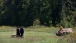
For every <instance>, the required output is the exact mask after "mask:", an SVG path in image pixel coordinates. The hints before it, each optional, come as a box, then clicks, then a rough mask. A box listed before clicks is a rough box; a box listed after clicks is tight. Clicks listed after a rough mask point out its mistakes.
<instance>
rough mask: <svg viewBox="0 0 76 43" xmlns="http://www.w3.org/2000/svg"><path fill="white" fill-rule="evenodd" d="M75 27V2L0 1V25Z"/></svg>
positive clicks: (62, 0)
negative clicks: (37, 23)
mask: <svg viewBox="0 0 76 43" xmlns="http://www.w3.org/2000/svg"><path fill="white" fill-rule="evenodd" d="M35 21H36V22H39V25H45V26H59V25H62V26H64V27H72V26H76V0H0V25H10V26H25V27H27V26H32V25H34V22H35Z"/></svg>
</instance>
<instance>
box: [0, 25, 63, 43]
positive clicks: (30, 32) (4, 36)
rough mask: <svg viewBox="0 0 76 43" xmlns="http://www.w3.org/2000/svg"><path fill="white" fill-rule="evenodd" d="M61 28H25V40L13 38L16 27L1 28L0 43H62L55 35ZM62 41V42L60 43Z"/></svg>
mask: <svg viewBox="0 0 76 43" xmlns="http://www.w3.org/2000/svg"><path fill="white" fill-rule="evenodd" d="M58 29H59V28H55V27H45V26H31V27H28V28H24V30H25V32H24V38H12V37H11V35H14V34H16V33H15V32H16V31H15V30H16V27H9V26H2V27H0V43H62V41H61V38H62V37H59V36H56V35H55V33H56V31H57V30H58ZM59 41H61V42H59Z"/></svg>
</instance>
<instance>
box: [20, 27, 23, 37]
mask: <svg viewBox="0 0 76 43" xmlns="http://www.w3.org/2000/svg"><path fill="white" fill-rule="evenodd" d="M23 34H24V29H23V28H22V27H21V28H20V36H21V37H23Z"/></svg>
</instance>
